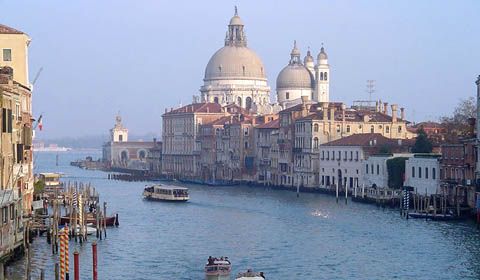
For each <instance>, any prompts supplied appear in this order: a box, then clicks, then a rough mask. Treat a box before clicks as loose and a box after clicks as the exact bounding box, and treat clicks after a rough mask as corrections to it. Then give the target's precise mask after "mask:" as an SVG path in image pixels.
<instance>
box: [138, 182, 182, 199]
mask: <svg viewBox="0 0 480 280" xmlns="http://www.w3.org/2000/svg"><path fill="white" fill-rule="evenodd" d="M143 197H144V198H145V199H151V200H163V201H178V202H184V201H188V200H189V199H190V197H189V195H188V188H184V187H177V186H168V185H152V186H149V187H146V188H145V189H144V190H143Z"/></svg>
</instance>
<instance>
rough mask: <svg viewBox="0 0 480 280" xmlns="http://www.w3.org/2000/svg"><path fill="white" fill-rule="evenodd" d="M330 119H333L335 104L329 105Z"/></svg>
mask: <svg viewBox="0 0 480 280" xmlns="http://www.w3.org/2000/svg"><path fill="white" fill-rule="evenodd" d="M330 121H332V122H333V121H335V106H332V107H330Z"/></svg>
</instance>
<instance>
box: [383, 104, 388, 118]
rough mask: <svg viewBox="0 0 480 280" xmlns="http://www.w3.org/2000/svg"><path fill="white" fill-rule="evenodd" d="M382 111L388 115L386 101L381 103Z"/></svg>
mask: <svg viewBox="0 0 480 280" xmlns="http://www.w3.org/2000/svg"><path fill="white" fill-rule="evenodd" d="M383 113H384V114H386V115H388V102H385V103H383Z"/></svg>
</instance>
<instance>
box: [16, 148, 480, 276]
mask: <svg viewBox="0 0 480 280" xmlns="http://www.w3.org/2000/svg"><path fill="white" fill-rule="evenodd" d="M56 155H57V154H56V153H36V158H35V160H36V170H35V171H36V172H44V171H49V172H62V173H64V174H65V176H64V180H66V181H68V180H70V181H83V182H91V183H92V184H93V185H94V186H95V187H96V189H97V190H98V191H99V193H100V196H101V200H102V201H103V200H106V201H107V202H108V209H107V212H109V213H110V212H113V211H115V212H118V213H119V216H120V217H119V221H120V226H119V227H118V228H109V229H108V231H107V234H108V236H107V239H105V240H102V241H98V264H99V267H98V274H99V279H145V280H146V279H204V274H203V267H204V264H205V262H206V260H207V258H208V256H210V255H211V256H228V257H229V258H230V260H231V261H232V263H233V272H234V273H232V275H234V274H236V273H238V272H239V271H241V270H245V269H247V268H253V269H254V270H256V271H263V272H264V273H265V275H266V279H479V278H480V250H479V249H480V231H479V230H477V229H476V227H475V225H474V224H473V223H460V222H455V223H442V222H432V221H423V220H408V221H407V220H405V219H402V218H401V217H400V215H399V212H398V211H392V210H384V209H381V208H376V207H375V206H372V205H364V204H359V203H353V202H351V201H349V203H348V204H347V205H345V203H344V202H343V201H341V202H342V203H339V204H337V203H336V201H335V198H334V197H331V196H327V195H323V194H307V193H301V194H300V197H299V198H297V197H296V194H295V193H294V192H288V191H276V190H271V189H264V188H253V187H248V186H235V187H209V186H201V185H187V187H189V188H190V195H191V201H190V202H188V203H184V204H175V203H162V202H151V201H146V200H143V199H142V190H143V188H144V186H145V184H147V183H146V182H122V181H112V180H107V173H104V172H100V171H88V170H82V169H79V168H76V167H71V166H70V165H69V163H70V161H72V160H75V159H79V158H84V157H85V156H87V155H92V156H94V157H95V158H98V157H99V156H101V155H100V152H91V153H85V152H84V153H79V152H68V153H60V154H59V166H56V164H55V157H56ZM93 239H95V238H90V240H89V241H88V243H87V244H84V245H83V246H80V244H76V243H75V242H73V241H72V242H71V243H70V253H71V255H70V260H71V261H70V263H71V266H72V267H73V250H74V248H77V249H78V251H79V252H80V267H81V279H91V275H92V272H91V271H92V254H91V244H90V243H91V241H92V240H93ZM33 251H34V252H33V260H32V263H33V265H32V267H33V268H32V269H33V275H34V277H38V275H39V274H38V272H39V269H40V268H44V269H45V272H46V278H45V279H53V272H54V262H55V257H53V256H52V255H51V252H50V249H49V247H48V245H47V243H46V239H45V238H44V237H41V238H37V239H36V240H35V241H34V244H33ZM70 271H71V272H72V273H73V269H72V268H71V269H70ZM8 274H9V276H10V277H9V279H23V275H24V265H23V261H18V262H16V263H14V264H13V265H12V266H10V267H9V268H8ZM72 278H73V277H71V279H72ZM33 279H38V278H33ZM232 279H233V277H232Z"/></svg>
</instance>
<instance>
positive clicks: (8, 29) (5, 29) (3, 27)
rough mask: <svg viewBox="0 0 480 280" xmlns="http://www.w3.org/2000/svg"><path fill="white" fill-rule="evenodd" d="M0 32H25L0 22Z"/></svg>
mask: <svg viewBox="0 0 480 280" xmlns="http://www.w3.org/2000/svg"><path fill="white" fill-rule="evenodd" d="M0 34H25V33H23V32H22V31H19V30H17V29H14V28H11V27H9V26H6V25H3V24H0Z"/></svg>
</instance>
